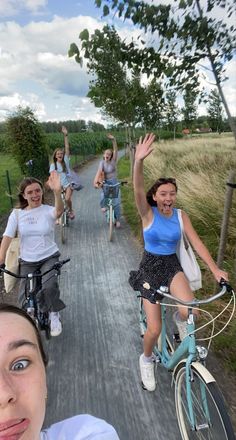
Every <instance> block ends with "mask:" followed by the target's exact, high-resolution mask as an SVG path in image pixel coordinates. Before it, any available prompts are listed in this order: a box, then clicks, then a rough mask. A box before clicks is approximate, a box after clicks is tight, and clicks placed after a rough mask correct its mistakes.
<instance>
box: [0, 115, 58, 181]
mask: <svg viewBox="0 0 236 440" xmlns="http://www.w3.org/2000/svg"><path fill="white" fill-rule="evenodd" d="M7 135H8V138H9V141H10V145H11V151H12V154H13V156H14V157H15V159H16V161H17V162H18V164H19V166H20V168H21V171H22V173H23V174H24V175H31V176H33V177H37V178H39V179H41V180H42V181H44V180H45V179H46V178H47V177H48V169H49V161H48V153H47V149H46V146H45V145H46V144H45V136H44V132H43V130H42V128H41V126H40V123H39V122H38V120H37V119H36V117H35V116H34V113H33V111H32V110H31V109H30V108H29V107H26V108H22V107H18V108H17V111H16V112H15V113H13V114H12V115H11V116H9V117H8V119H7Z"/></svg>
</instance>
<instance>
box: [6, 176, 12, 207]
mask: <svg viewBox="0 0 236 440" xmlns="http://www.w3.org/2000/svg"><path fill="white" fill-rule="evenodd" d="M6 178H7V186H8V194H9V195H10V203H11V208H13V200H12V192H11V181H10V176H9V171H8V170H6Z"/></svg>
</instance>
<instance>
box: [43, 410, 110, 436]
mask: <svg viewBox="0 0 236 440" xmlns="http://www.w3.org/2000/svg"><path fill="white" fill-rule="evenodd" d="M40 440H119V437H118V435H117V433H116V431H115V429H114V428H113V427H112V426H111V425H109V424H108V423H107V422H105V420H102V419H98V418H96V417H93V416H90V415H88V414H82V415H79V416H75V417H71V418H70V419H66V420H63V421H61V422H59V423H55V424H54V425H52V426H51V427H50V428H48V429H45V430H43V431H42V432H41V436H40Z"/></svg>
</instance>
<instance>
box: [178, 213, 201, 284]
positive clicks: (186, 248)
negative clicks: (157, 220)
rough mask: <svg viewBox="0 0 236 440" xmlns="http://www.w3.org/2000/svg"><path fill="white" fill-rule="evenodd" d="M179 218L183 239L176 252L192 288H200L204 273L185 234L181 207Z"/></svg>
mask: <svg viewBox="0 0 236 440" xmlns="http://www.w3.org/2000/svg"><path fill="white" fill-rule="evenodd" d="M178 218H179V223H180V228H181V239H180V240H179V244H178V247H177V252H176V253H177V256H178V258H179V261H180V264H181V266H182V268H183V271H184V273H185V275H186V277H187V279H188V281H189V284H190V287H191V289H192V290H198V289H201V287H202V274H201V270H200V267H199V264H198V262H197V260H196V257H195V254H194V252H193V249H192V247H191V245H190V243H189V242H188V239H187V237H186V235H185V234H184V227H183V220H182V214H181V209H178Z"/></svg>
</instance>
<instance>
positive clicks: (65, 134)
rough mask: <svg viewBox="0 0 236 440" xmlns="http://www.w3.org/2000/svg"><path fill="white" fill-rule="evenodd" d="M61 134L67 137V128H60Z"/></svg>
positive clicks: (63, 126)
mask: <svg viewBox="0 0 236 440" xmlns="http://www.w3.org/2000/svg"><path fill="white" fill-rule="evenodd" d="M61 132H62V133H63V134H64V136H67V135H68V130H67V128H66V127H65V125H62V127H61Z"/></svg>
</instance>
